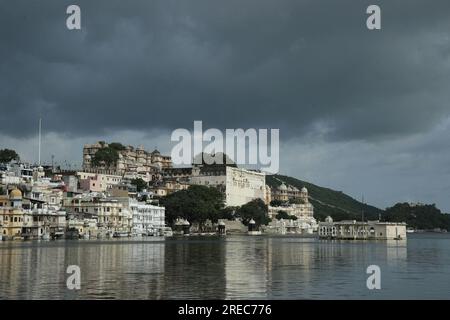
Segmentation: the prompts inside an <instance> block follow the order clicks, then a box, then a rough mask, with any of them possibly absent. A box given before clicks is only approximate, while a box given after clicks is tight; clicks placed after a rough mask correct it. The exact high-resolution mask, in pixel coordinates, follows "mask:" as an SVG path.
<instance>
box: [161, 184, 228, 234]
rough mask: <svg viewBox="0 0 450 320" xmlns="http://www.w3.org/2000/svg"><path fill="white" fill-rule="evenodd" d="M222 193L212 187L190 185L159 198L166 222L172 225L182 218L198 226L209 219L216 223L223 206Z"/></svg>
mask: <svg viewBox="0 0 450 320" xmlns="http://www.w3.org/2000/svg"><path fill="white" fill-rule="evenodd" d="M224 202H225V197H224V195H223V193H222V192H220V191H219V190H217V189H216V188H214V187H206V186H197V185H192V186H190V187H189V188H188V189H187V190H180V191H177V192H174V193H172V194H170V195H167V196H165V197H163V198H161V201H160V203H161V204H162V205H163V206H164V207H165V208H166V220H167V222H168V223H169V224H172V223H173V222H174V221H175V220H176V219H177V218H183V219H186V220H188V221H189V222H190V223H191V224H192V223H199V224H200V226H202V225H203V224H204V222H205V221H206V220H208V219H210V220H211V221H213V222H216V221H217V219H219V218H220V213H222V209H223V208H224V206H225V204H224Z"/></svg>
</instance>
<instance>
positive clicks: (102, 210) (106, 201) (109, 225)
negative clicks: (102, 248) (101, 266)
mask: <svg viewBox="0 0 450 320" xmlns="http://www.w3.org/2000/svg"><path fill="white" fill-rule="evenodd" d="M65 209H66V211H67V217H68V219H69V220H73V219H75V220H77V219H78V220H82V219H95V220H96V221H97V226H98V229H99V230H101V231H105V232H109V233H111V232H116V231H117V232H122V231H123V232H130V229H131V224H132V221H131V219H132V217H131V213H130V211H129V210H128V209H127V208H126V207H125V206H124V204H123V203H122V202H120V201H118V200H117V199H111V198H106V197H105V196H103V195H100V194H95V193H94V194H89V195H87V194H83V195H78V196H75V197H73V198H72V199H71V200H70V201H69V202H67V203H66V204H65Z"/></svg>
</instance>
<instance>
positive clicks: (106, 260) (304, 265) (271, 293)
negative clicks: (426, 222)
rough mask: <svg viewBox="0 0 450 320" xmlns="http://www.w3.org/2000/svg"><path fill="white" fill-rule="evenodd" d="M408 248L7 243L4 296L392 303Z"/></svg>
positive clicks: (0, 281) (233, 240)
mask: <svg viewBox="0 0 450 320" xmlns="http://www.w3.org/2000/svg"><path fill="white" fill-rule="evenodd" d="M415 245H416V246H423V245H426V243H424V242H423V241H416V242H415ZM407 248H408V247H407V242H405V241H366V242H364V241H337V240H334V241H327V240H317V239H314V238H300V237H295V236H292V237H290V236H272V237H270V236H269V237H268V236H254V237H253V236H228V237H183V238H167V239H165V240H164V239H162V238H143V239H142V240H139V241H137V240H130V239H126V240H122V239H117V240H105V241H92V240H89V241H82V240H80V241H50V242H2V243H0V299H15V298H17V299H299V298H303V299H314V298H339V299H340V298H346V297H353V298H354V297H358V298H364V297H374V295H376V294H378V295H383V294H384V296H383V297H388V295H389V294H391V293H392V292H394V293H396V294H400V295H401V294H402V293H403V291H401V290H402V289H401V288H402V287H401V286H400V285H399V284H398V283H399V281H408V279H407V278H408V275H409V274H410V271H411V270H413V269H411V268H413V267H415V266H416V264H417V263H416V264H412V262H411V261H409V260H411V256H412V257H413V259H415V260H418V261H420V257H419V256H417V255H416V256H415V255H414V254H412V255H410V257H408V254H407ZM419 249H420V247H419ZM419 249H416V251H417V250H419ZM425 249H426V248H425ZM425 249H421V250H422V251H418V252H430V250H428V249H427V251H424V250H425ZM442 250H444V249H442ZM372 264H375V265H379V266H380V267H381V270H382V273H383V282H382V283H383V284H382V286H383V288H384V289H385V290H381V291H380V293H373V292H370V291H369V290H367V287H366V279H367V274H366V268H367V266H369V265H372ZM69 265H78V266H80V268H81V290H68V289H67V287H66V279H67V277H68V275H67V274H66V269H67V267H68V266H69ZM417 265H419V264H417ZM422 265H423V263H422V264H420V266H422ZM408 268H409V269H408ZM405 279H406V280H405ZM405 283H406V282H405ZM375 297H376V296H375Z"/></svg>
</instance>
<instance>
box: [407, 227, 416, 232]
mask: <svg viewBox="0 0 450 320" xmlns="http://www.w3.org/2000/svg"><path fill="white" fill-rule="evenodd" d="M414 232H415V230H414V229H412V228H408V229H406V233H414Z"/></svg>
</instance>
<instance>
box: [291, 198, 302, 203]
mask: <svg viewBox="0 0 450 320" xmlns="http://www.w3.org/2000/svg"><path fill="white" fill-rule="evenodd" d="M289 203H290V204H304V203H305V201H304V200H303V199H300V198H291V199H289Z"/></svg>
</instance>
